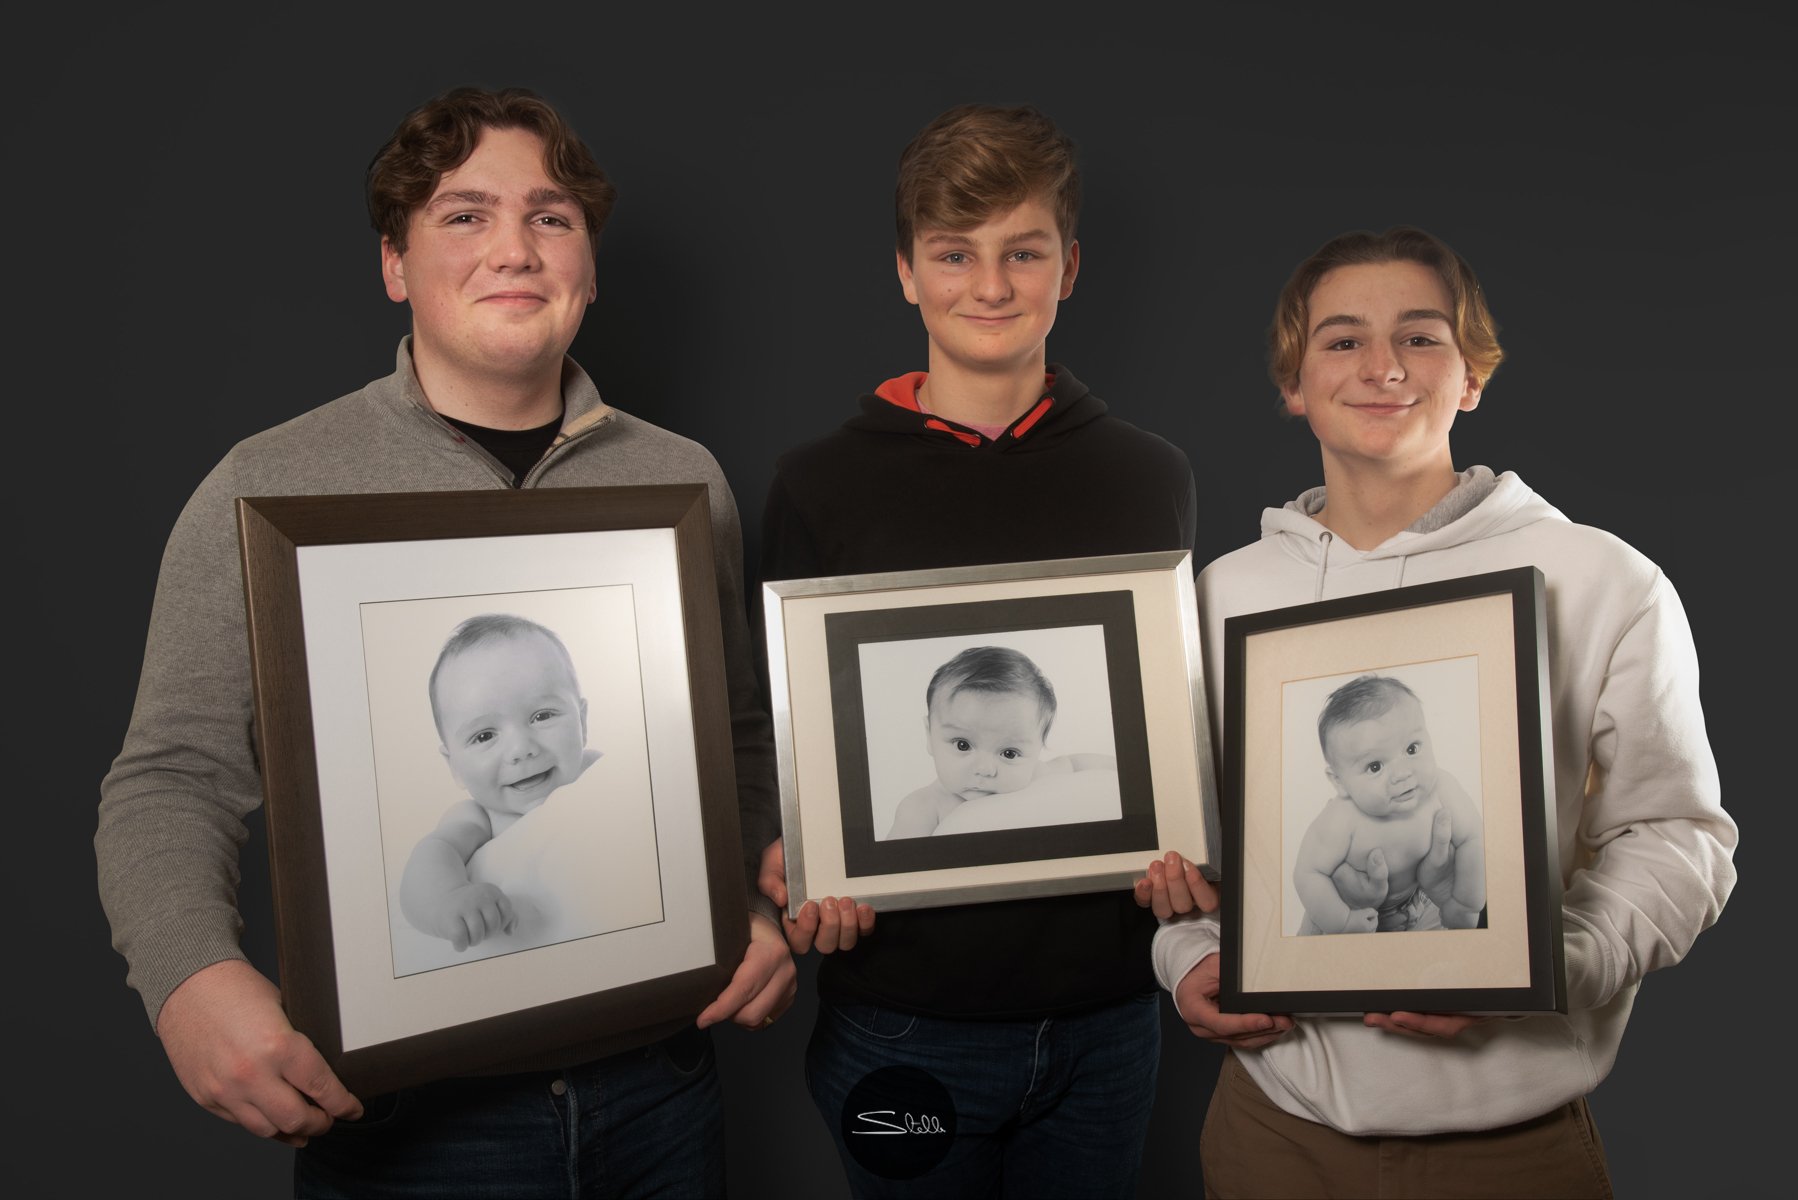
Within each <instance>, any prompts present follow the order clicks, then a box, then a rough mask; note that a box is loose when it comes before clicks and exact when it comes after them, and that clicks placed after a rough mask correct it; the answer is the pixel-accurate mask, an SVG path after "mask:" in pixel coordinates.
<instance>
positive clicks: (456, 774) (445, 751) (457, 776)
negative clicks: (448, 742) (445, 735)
mask: <svg viewBox="0 0 1798 1200" xmlns="http://www.w3.org/2000/svg"><path fill="white" fill-rule="evenodd" d="M437 753H439V754H441V755H443V765H444V766H446V767H448V768H449V773H450V778H451V779H453V780H455V781H456V786H457V787H462V772H460V771H458V770H456V761H455V760H454V759H453V758H451V757H450V752H449V747H448V746H438V747H437ZM462 790H463V791H467V790H468V789H467V788H462Z"/></svg>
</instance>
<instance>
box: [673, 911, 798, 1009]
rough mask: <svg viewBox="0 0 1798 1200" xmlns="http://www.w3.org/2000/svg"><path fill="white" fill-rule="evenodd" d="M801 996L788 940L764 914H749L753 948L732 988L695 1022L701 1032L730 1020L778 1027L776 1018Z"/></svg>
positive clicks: (709, 1005)
mask: <svg viewBox="0 0 1798 1200" xmlns="http://www.w3.org/2000/svg"><path fill="white" fill-rule="evenodd" d="M798 994H799V971H798V969H797V968H796V967H794V966H793V956H792V955H791V954H789V953H788V952H787V942H786V939H785V938H783V937H781V936H780V930H778V929H776V928H775V927H774V922H772V921H770V920H769V919H768V918H767V917H764V916H762V915H761V914H760V913H750V914H749V948H748V949H747V950H745V951H744V953H743V962H742V964H741V965H740V966H738V967H737V971H736V974H734V975H732V976H731V978H730V984H729V985H728V986H727V987H726V988H725V989H724V990H723V991H722V992H720V993H718V998H717V999H716V1000H714V1001H712V1002H711V1003H710V1004H708V1005H706V1007H705V1011H703V1012H701V1013H700V1014H699V1016H698V1017H696V1018H694V1021H693V1023H694V1024H695V1025H697V1026H699V1027H700V1028H701V1029H704V1028H706V1027H707V1026H708V1025H716V1024H717V1023H718V1022H720V1021H724V1020H730V1021H734V1022H735V1023H736V1024H738V1025H741V1026H742V1027H743V1028H745V1029H761V1028H763V1027H765V1026H768V1025H772V1024H774V1020H775V1018H776V1017H778V1016H780V1014H781V1013H784V1012H786V1011H787V1009H789V1008H791V1007H792V1005H793V998H794V997H795V996H797V995H798Z"/></svg>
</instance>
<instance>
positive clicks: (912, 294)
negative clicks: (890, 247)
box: [893, 250, 918, 304]
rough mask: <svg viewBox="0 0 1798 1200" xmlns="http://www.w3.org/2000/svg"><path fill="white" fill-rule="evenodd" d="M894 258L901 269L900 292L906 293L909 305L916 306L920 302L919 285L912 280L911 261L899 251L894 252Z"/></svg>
mask: <svg viewBox="0 0 1798 1200" xmlns="http://www.w3.org/2000/svg"><path fill="white" fill-rule="evenodd" d="M893 258H894V260H895V261H896V263H897V265H898V268H899V290H900V291H902V292H904V293H905V299H906V301H907V302H908V303H910V304H916V303H917V302H918V283H917V280H915V279H913V278H912V273H911V260H910V259H909V258H907V257H905V255H904V253H903V252H901V251H898V250H895V251H893Z"/></svg>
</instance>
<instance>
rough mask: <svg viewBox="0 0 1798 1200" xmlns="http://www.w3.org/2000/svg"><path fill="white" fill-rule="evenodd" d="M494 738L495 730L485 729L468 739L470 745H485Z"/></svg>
mask: <svg viewBox="0 0 1798 1200" xmlns="http://www.w3.org/2000/svg"><path fill="white" fill-rule="evenodd" d="M493 738H494V732H493V730H491V729H483V730H481V731H479V732H478V733H476V734H474V736H472V737H470V738H469V739H468V744H469V745H470V746H484V745H486V744H487V743H488V742H491V741H492V740H493Z"/></svg>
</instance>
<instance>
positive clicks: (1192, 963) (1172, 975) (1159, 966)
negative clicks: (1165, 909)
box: [1150, 915, 1219, 994]
mask: <svg viewBox="0 0 1798 1200" xmlns="http://www.w3.org/2000/svg"><path fill="white" fill-rule="evenodd" d="M1218 945H1219V937H1218V923H1217V918H1216V917H1215V916H1210V915H1206V916H1202V917H1198V918H1196V919H1191V920H1180V921H1165V922H1163V923H1162V926H1161V928H1160V929H1158V930H1156V931H1155V941H1154V943H1153V945H1152V946H1151V948H1150V953H1151V954H1152V955H1153V956H1154V960H1155V978H1156V979H1157V980H1159V981H1160V982H1161V986H1162V987H1163V988H1165V989H1167V991H1168V992H1169V993H1170V994H1171V993H1172V992H1173V990H1174V989H1175V988H1176V987H1178V986H1179V984H1180V981H1181V980H1182V979H1185V978H1186V973H1187V972H1188V971H1190V970H1192V969H1193V968H1194V967H1196V966H1198V965H1199V963H1200V962H1201V961H1203V960H1204V959H1205V958H1206V957H1207V956H1209V955H1212V954H1216V953H1217V948H1218Z"/></svg>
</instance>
